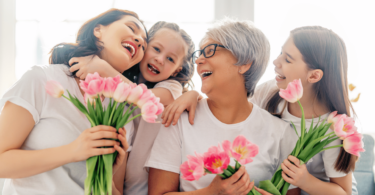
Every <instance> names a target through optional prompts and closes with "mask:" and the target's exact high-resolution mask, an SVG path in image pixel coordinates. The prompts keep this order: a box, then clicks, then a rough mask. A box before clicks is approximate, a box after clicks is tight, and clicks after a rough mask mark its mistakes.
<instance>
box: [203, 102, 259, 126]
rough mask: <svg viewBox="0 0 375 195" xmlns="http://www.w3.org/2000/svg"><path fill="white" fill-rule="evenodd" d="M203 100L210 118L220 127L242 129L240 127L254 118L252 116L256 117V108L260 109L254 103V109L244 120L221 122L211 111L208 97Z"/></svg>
mask: <svg viewBox="0 0 375 195" xmlns="http://www.w3.org/2000/svg"><path fill="white" fill-rule="evenodd" d="M201 101H202V104H203V107H204V110H205V111H206V112H207V114H208V116H209V117H210V119H211V120H212V121H213V122H214V123H215V124H216V125H218V126H220V127H224V128H226V129H240V127H242V126H243V125H244V124H246V123H247V122H248V121H250V120H253V119H252V118H254V114H253V113H254V111H255V110H256V109H258V106H257V105H255V104H253V109H252V111H251V113H250V114H249V116H248V117H247V118H246V119H245V120H244V121H241V122H239V123H235V124H226V123H223V122H221V121H220V120H219V119H217V118H216V117H215V115H214V114H213V113H212V112H211V109H210V107H209V106H208V103H207V98H206V99H203V100H201Z"/></svg>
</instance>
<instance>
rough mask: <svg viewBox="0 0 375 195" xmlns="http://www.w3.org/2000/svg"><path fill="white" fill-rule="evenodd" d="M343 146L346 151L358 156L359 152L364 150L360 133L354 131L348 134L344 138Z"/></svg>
mask: <svg viewBox="0 0 375 195" xmlns="http://www.w3.org/2000/svg"><path fill="white" fill-rule="evenodd" d="M343 147H344V149H345V151H346V152H348V153H350V154H353V155H356V156H358V157H359V156H360V155H359V153H360V152H364V151H365V150H364V149H363V147H364V144H363V142H362V135H361V134H360V133H358V132H355V133H354V134H352V135H349V136H348V137H346V138H345V139H344V142H343Z"/></svg>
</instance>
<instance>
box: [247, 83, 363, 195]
mask: <svg viewBox="0 0 375 195" xmlns="http://www.w3.org/2000/svg"><path fill="white" fill-rule="evenodd" d="M278 90H279V88H278V87H277V85H276V81H275V80H270V81H267V82H265V83H263V84H261V85H259V86H258V87H257V88H256V89H255V92H254V96H253V97H252V98H251V99H250V101H251V102H253V103H254V104H257V105H258V106H260V107H261V108H263V109H265V108H266V105H267V103H268V101H269V99H270V98H271V96H272V95H274V93H275V92H276V91H278ZM284 104H285V100H282V101H281V103H280V104H279V105H278V108H277V110H276V113H279V112H281V111H282V109H283V108H284ZM328 115H329V113H327V114H325V115H323V116H321V120H324V119H326V118H328ZM281 118H282V119H283V120H285V121H287V122H293V123H294V124H295V126H296V129H297V132H298V133H300V129H301V118H298V117H295V116H293V115H292V114H290V113H289V111H288V107H287V106H286V107H285V109H284V111H283V113H282V114H281ZM318 120H319V118H314V126H315V125H316V124H317V122H318ZM311 122H312V119H306V128H307V129H309V128H310V125H311ZM331 132H332V130H328V132H327V133H331ZM294 134H295V133H294ZM293 138H294V140H293V141H292V142H291V145H293V147H294V146H295V144H296V143H297V140H298V137H297V136H293ZM340 144H341V140H339V139H338V140H336V141H334V142H332V143H330V144H329V145H328V146H327V147H329V146H335V145H340ZM339 153H340V148H333V149H329V150H325V151H323V152H320V153H318V154H317V155H315V156H314V157H313V158H312V159H311V160H310V161H308V162H307V163H306V168H307V170H308V171H309V173H310V174H311V175H313V176H314V177H316V178H318V179H320V180H322V181H326V182H328V181H329V178H330V177H331V178H336V177H344V176H345V175H346V173H344V172H338V171H336V170H335V168H334V167H335V162H336V159H337V157H338V155H339ZM356 184H357V183H356V181H355V179H354V176H353V186H354V188H355V186H356ZM291 188H295V186H292V185H291ZM353 190H354V189H353ZM354 193H356V189H355V191H353V194H354ZM302 194H307V193H306V192H304V191H302Z"/></svg>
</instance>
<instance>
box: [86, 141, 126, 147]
mask: <svg viewBox="0 0 375 195" xmlns="http://www.w3.org/2000/svg"><path fill="white" fill-rule="evenodd" d="M115 145H117V146H118V145H120V143H119V142H117V141H115V140H105V139H103V140H96V141H93V142H92V144H91V146H92V147H93V148H99V147H105V146H112V147H113V146H115Z"/></svg>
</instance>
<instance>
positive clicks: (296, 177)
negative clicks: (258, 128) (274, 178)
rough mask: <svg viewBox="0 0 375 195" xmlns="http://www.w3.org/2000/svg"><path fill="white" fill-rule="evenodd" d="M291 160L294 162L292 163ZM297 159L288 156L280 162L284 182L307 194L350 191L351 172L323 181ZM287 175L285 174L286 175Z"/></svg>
mask: <svg viewBox="0 0 375 195" xmlns="http://www.w3.org/2000/svg"><path fill="white" fill-rule="evenodd" d="M291 162H293V163H294V164H292V163H291ZM299 164H300V162H299V159H297V158H296V157H294V156H289V157H288V159H285V160H284V162H283V163H282V164H281V168H282V169H283V172H282V177H283V178H284V180H285V181H286V182H289V183H290V184H293V185H295V186H298V187H300V188H301V189H302V190H304V191H306V192H307V193H308V194H312V195H313V194H337V195H339V194H342V195H348V194H351V192H352V173H349V174H347V175H346V176H344V177H340V178H330V182H324V181H321V180H320V179H318V178H316V177H314V176H313V175H311V174H310V173H309V172H308V171H307V168H306V165H305V164H303V165H299ZM286 174H287V175H288V176H289V177H288V176H287V175H286Z"/></svg>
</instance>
